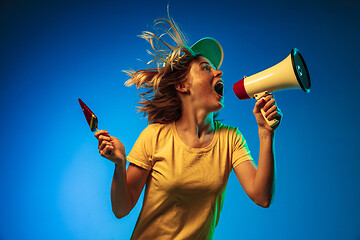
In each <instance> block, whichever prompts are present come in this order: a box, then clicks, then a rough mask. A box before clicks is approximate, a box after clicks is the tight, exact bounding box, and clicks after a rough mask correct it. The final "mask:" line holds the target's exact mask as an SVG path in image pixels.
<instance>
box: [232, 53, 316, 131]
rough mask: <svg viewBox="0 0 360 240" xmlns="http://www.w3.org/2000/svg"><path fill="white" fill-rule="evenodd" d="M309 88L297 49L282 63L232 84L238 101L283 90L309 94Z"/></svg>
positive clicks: (305, 68)
mask: <svg viewBox="0 0 360 240" xmlns="http://www.w3.org/2000/svg"><path fill="white" fill-rule="evenodd" d="M310 87H311V83H310V75H309V71H308V69H307V67H306V64H305V61H304V58H303V57H302V55H301V53H300V51H299V50H298V49H297V48H293V49H292V50H291V53H290V55H289V56H288V57H287V58H285V59H284V60H283V61H281V62H280V63H278V64H276V65H275V66H273V67H271V68H268V69H265V70H264V71H262V72H259V73H256V74H254V75H251V76H249V77H244V78H243V79H241V80H240V81H238V82H236V83H235V84H234V86H233V90H234V93H235V95H236V96H237V97H238V98H239V99H240V100H243V99H249V98H255V99H257V100H258V99H260V98H261V97H264V96H265V95H267V94H269V92H275V91H280V90H285V89H302V90H303V91H304V92H306V93H309V92H310ZM262 112H263V111H262ZM263 115H264V114H263ZM264 118H265V116H264ZM265 120H267V119H266V118H265ZM274 120H275V121H273V122H271V123H269V122H268V123H269V125H270V126H273V125H275V124H276V123H277V120H276V119H274Z"/></svg>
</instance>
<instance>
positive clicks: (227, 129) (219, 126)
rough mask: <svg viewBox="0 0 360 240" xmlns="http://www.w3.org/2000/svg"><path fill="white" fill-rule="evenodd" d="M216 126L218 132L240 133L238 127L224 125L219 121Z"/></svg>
mask: <svg viewBox="0 0 360 240" xmlns="http://www.w3.org/2000/svg"><path fill="white" fill-rule="evenodd" d="M215 124H216V130H217V131H220V132H231V133H234V132H238V131H239V129H238V128H237V127H233V126H230V125H227V124H224V123H222V122H219V121H215Z"/></svg>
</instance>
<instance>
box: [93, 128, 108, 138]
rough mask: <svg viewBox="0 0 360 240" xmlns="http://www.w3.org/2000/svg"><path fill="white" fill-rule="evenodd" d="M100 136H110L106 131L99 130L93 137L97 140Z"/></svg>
mask: <svg viewBox="0 0 360 240" xmlns="http://www.w3.org/2000/svg"><path fill="white" fill-rule="evenodd" d="M102 135H105V136H110V135H109V132H108V131H106V130H99V131H97V132H96V133H95V134H94V136H95V137H96V138H97V139H99V137H100V136H102Z"/></svg>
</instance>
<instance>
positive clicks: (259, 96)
mask: <svg viewBox="0 0 360 240" xmlns="http://www.w3.org/2000/svg"><path fill="white" fill-rule="evenodd" d="M270 94H271V93H269V92H268V91H264V92H261V93H256V94H254V98H255V99H256V100H257V101H259V100H261V99H265V97H266V96H268V95H270ZM260 112H261V114H262V115H263V117H264V119H265V121H266V123H267V124H268V125H269V126H270V127H273V126H275V125H276V124H277V123H278V122H279V120H277V119H271V120H268V119H267V117H266V115H265V111H264V109H263V108H261V109H260Z"/></svg>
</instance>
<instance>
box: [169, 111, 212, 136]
mask: <svg viewBox="0 0 360 240" xmlns="http://www.w3.org/2000/svg"><path fill="white" fill-rule="evenodd" d="M175 124H176V128H177V130H178V131H179V132H186V133H187V134H189V135H191V136H193V137H195V136H196V137H197V139H199V140H200V139H201V138H203V137H204V136H205V135H208V134H212V133H214V131H215V124H214V116H213V113H206V112H197V113H195V114H194V113H190V112H189V111H186V110H185V111H183V112H182V114H181V117H180V119H179V120H178V121H176V123H175Z"/></svg>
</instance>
